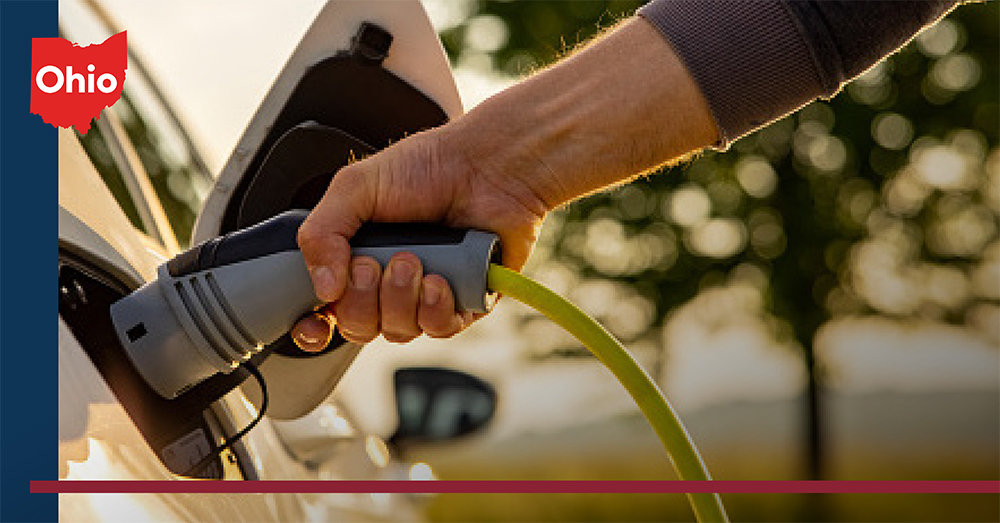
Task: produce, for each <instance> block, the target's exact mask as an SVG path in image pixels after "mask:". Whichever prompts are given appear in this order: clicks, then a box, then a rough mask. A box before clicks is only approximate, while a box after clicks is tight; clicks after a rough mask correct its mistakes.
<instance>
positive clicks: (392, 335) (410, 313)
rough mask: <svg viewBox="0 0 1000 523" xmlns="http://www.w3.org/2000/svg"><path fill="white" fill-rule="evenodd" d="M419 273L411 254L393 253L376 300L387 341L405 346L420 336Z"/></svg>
mask: <svg viewBox="0 0 1000 523" xmlns="http://www.w3.org/2000/svg"><path fill="white" fill-rule="evenodd" d="M421 273H422V269H421V266H420V259H418V258H417V257H416V256H415V255H414V254H413V253H409V252H400V253H396V254H395V255H393V257H392V258H391V259H390V260H389V263H388V265H387V266H386V270H385V274H384V276H383V277H382V285H381V294H380V296H379V308H380V310H381V312H382V335H383V337H384V338H385V339H386V340H387V341H391V342H394V343H406V342H408V341H410V340H412V339H413V338H416V337H417V336H419V335H420V327H419V326H418V325H417V302H418V300H419V298H420V277H421Z"/></svg>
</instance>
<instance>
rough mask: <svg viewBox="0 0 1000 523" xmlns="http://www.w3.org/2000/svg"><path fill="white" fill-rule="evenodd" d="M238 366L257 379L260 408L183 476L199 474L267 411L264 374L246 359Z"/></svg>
mask: <svg viewBox="0 0 1000 523" xmlns="http://www.w3.org/2000/svg"><path fill="white" fill-rule="evenodd" d="M240 366H241V367H243V368H244V369H246V371H247V372H249V373H250V375H252V376H253V377H254V379H256V380H257V384H258V385H259V386H260V394H261V398H262V399H261V402H260V409H258V410H257V417H255V418H254V419H253V421H251V422H250V423H249V424H247V426H246V427H243V430H240V431H239V432H237V433H236V434H233V435H232V436H230V437H229V438H228V439H226V441H224V442H222V444H221V445H216V446H215V447H213V448H212V450H211V451H210V452H209V453H208V454H206V455H205V457H203V458H201V459H200V460H198V462H197V463H195V464H194V465H192V466H191V467H190V468H188V469H187V470H186V471H185V472H184V475H185V476H188V477H194V476H197V475H198V474H200V473H201V471H202V470H203V469H204V468H205V467H207V466H208V465H209V464H210V463H211V462H212V460H214V459H216V458H217V457H218V456H219V454H222V452H223V451H225V450H226V449H231V448H232V446H233V445H235V444H236V442H237V441H239V440H240V439H242V438H243V436H246V434H247V433H248V432H250V429H252V428H254V427H256V426H257V424H258V423H260V420H261V419H263V418H264V413H265V412H267V385H266V384H264V376H262V375H261V373H260V371H259V370H257V367H256V366H254V365H253V364H251V363H250V362H248V361H247V362H243V363H242V364H240Z"/></svg>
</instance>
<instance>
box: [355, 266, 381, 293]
mask: <svg viewBox="0 0 1000 523" xmlns="http://www.w3.org/2000/svg"><path fill="white" fill-rule="evenodd" d="M351 283H352V284H353V285H354V287H355V288H356V289H360V290H363V291H366V290H368V289H371V288H372V287H374V286H375V268H374V267H372V266H371V264H370V263H367V262H355V263H354V264H352V265H351Z"/></svg>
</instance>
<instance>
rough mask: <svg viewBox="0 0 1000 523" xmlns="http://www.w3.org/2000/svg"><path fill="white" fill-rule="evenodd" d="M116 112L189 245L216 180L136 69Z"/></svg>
mask: <svg viewBox="0 0 1000 523" xmlns="http://www.w3.org/2000/svg"><path fill="white" fill-rule="evenodd" d="M112 110H113V111H114V112H115V114H116V115H117V116H118V117H119V118H120V119H121V122H122V125H123V127H124V128H125V134H126V135H127V138H128V140H129V141H130V142H132V147H133V148H134V149H135V151H136V153H137V154H138V156H139V160H140V162H142V167H143V170H145V172H146V175H147V176H148V177H149V181H150V183H151V184H152V185H153V189H154V190H155V191H156V195H157V197H158V198H159V200H160V205H161V206H162V207H163V210H164V212H166V215H167V219H168V220H170V225H171V228H172V229H173V231H174V235H175V236H177V240H178V242H180V243H181V245H187V244H188V243H189V242H190V239H191V232H192V230H193V228H194V220H195V217H197V215H198V209H200V208H201V204H202V202H203V201H204V199H205V196H206V195H207V194H208V190H209V188H210V181H209V180H210V179H209V178H208V176H207V174H206V173H205V172H203V171H202V170H201V169H200V168H199V166H198V164H197V163H196V162H195V161H194V159H193V153H192V152H191V150H190V149H189V148H188V146H187V144H186V142H185V140H184V137H183V131H182V130H181V129H179V128H178V127H176V126H175V125H174V124H173V121H172V120H171V119H170V118H169V117H168V115H167V113H166V109H165V108H164V107H163V106H162V104H160V103H159V100H158V99H157V98H156V96H155V95H154V94H153V93H152V91H151V89H150V84H149V80H148V79H147V78H146V77H144V76H142V75H141V74H132V71H131V70H130V71H129V76H128V80H127V82H126V84H125V90H124V92H123V93H122V99H121V100H120V101H119V102H118V103H116V104H115V105H114V107H113V108H112Z"/></svg>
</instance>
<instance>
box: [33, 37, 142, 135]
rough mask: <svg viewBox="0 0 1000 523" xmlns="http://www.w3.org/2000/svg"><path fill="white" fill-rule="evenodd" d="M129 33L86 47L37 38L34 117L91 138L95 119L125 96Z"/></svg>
mask: <svg viewBox="0 0 1000 523" xmlns="http://www.w3.org/2000/svg"><path fill="white" fill-rule="evenodd" d="M125 33H126V31H122V32H120V33H118V34H116V35H114V36H112V37H110V38H108V39H107V40H105V41H104V42H103V43H100V44H94V45H88V46H83V47H80V46H78V45H76V44H74V43H72V42H69V41H67V40H65V39H62V38H32V39H31V113H32V114H37V115H38V116H41V117H42V120H43V121H44V122H45V123H48V124H51V125H53V126H56V127H66V128H68V127H69V126H71V125H72V126H74V127H75V128H76V130H77V131H79V132H80V133H83V134H86V133H87V131H89V130H90V121H91V120H92V119H94V118H100V117H101V111H102V110H104V108H105V107H111V106H112V105H114V104H115V102H117V101H118V99H119V98H120V97H121V94H122V85H123V84H124V83H125V71H126V70H127V69H128V46H127V44H126V41H125Z"/></svg>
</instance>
